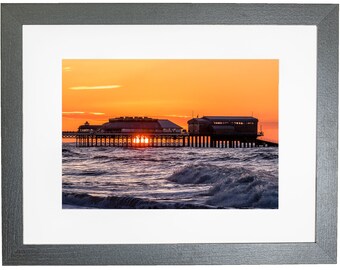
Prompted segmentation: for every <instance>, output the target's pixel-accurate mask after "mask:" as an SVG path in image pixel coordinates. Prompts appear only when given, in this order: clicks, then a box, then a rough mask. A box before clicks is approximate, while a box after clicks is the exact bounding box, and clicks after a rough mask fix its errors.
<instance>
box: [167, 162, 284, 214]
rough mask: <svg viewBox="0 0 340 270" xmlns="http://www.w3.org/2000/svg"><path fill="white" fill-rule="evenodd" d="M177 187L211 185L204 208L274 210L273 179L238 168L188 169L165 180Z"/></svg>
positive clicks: (275, 187) (275, 189) (275, 184)
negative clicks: (183, 185)
mask: <svg viewBox="0 0 340 270" xmlns="http://www.w3.org/2000/svg"><path fill="white" fill-rule="evenodd" d="M168 180H169V181H172V182H176V183H178V184H196V185H197V184H198V185H199V184H211V187H210V189H209V190H208V192H207V194H206V195H207V197H208V199H207V200H206V204H207V205H210V206H214V207H222V208H269V209H275V208H278V181H277V175H275V174H273V173H271V172H268V171H264V170H258V171H256V173H254V172H253V171H251V170H248V169H246V168H242V167H239V168H237V167H219V166H215V165H209V164H207V165H190V166H186V167H184V168H183V169H180V170H178V171H176V172H175V173H173V174H172V175H171V176H170V177H168Z"/></svg>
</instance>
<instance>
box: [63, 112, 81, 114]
mask: <svg viewBox="0 0 340 270" xmlns="http://www.w3.org/2000/svg"><path fill="white" fill-rule="evenodd" d="M84 113H85V112H63V114H84Z"/></svg>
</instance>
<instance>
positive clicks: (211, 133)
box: [188, 116, 263, 148]
mask: <svg viewBox="0 0 340 270" xmlns="http://www.w3.org/2000/svg"><path fill="white" fill-rule="evenodd" d="M188 131H189V136H190V137H193V138H192V139H193V140H194V142H193V144H194V145H195V146H196V145H198V146H200V145H201V144H205V143H206V141H209V144H210V145H211V146H212V147H223V148H224V147H233V148H234V147H253V146H257V145H255V144H256V143H257V142H256V139H257V137H259V136H263V133H262V132H258V119H257V118H254V117H250V116H203V117H201V118H193V119H191V120H189V121H188Z"/></svg>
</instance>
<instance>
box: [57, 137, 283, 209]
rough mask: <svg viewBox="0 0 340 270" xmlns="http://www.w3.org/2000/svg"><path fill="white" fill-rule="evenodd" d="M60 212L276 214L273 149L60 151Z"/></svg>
mask: <svg viewBox="0 0 340 270" xmlns="http://www.w3.org/2000/svg"><path fill="white" fill-rule="evenodd" d="M62 202H63V209H75V208H76V209H277V208H278V148H277V147H259V148H190V147H173V148H171V147H159V148H152V147H145V148H124V147H88V148H87V147H84V148H82V147H76V146H75V144H74V143H63V145H62Z"/></svg>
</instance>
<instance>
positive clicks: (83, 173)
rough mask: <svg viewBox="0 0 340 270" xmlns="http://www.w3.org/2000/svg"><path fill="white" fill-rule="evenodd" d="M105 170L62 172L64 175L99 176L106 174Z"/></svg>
mask: <svg viewBox="0 0 340 270" xmlns="http://www.w3.org/2000/svg"><path fill="white" fill-rule="evenodd" d="M107 173H108V172H106V171H100V170H86V171H70V172H67V173H63V176H64V175H77V176H100V175H104V174H107Z"/></svg>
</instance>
